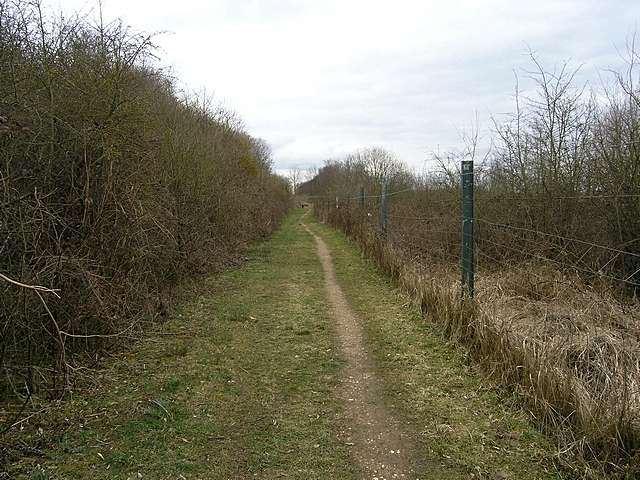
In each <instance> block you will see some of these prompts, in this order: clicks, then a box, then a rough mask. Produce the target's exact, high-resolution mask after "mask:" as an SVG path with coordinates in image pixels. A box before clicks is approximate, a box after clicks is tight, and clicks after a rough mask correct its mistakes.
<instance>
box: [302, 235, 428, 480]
mask: <svg viewBox="0 0 640 480" xmlns="http://www.w3.org/2000/svg"><path fill="white" fill-rule="evenodd" d="M303 226H304V228H305V229H306V230H307V232H309V234H311V235H312V236H313V237H314V239H315V241H316V247H317V253H318V256H319V257H320V261H321V263H322V269H323V271H324V278H325V288H326V290H327V297H328V299H329V303H330V304H331V307H332V309H333V314H334V317H335V321H336V333H337V338H338V344H339V346H340V350H341V354H342V356H343V358H344V360H345V361H346V366H345V368H344V370H343V372H342V378H341V381H340V384H339V386H338V390H337V395H338V397H339V399H340V400H342V401H343V402H344V405H345V417H346V418H344V422H343V425H344V426H343V427H342V431H341V432H339V435H340V438H341V440H342V441H344V442H345V443H347V444H349V445H352V446H353V458H354V461H355V463H356V464H357V465H358V466H359V467H360V469H361V471H362V472H363V474H364V476H365V478H366V479H377V480H392V479H409V478H415V476H414V474H413V473H412V469H411V468H410V460H409V459H410V458H411V451H412V450H413V448H412V446H411V441H410V439H409V437H408V436H407V435H406V434H405V433H404V432H402V429H401V426H400V423H399V422H398V420H397V419H396V418H394V416H393V415H392V414H391V412H389V410H388V409H387V408H386V407H385V405H384V404H383V402H382V391H381V388H380V385H379V382H378V380H377V378H376V374H375V369H374V367H373V362H372V360H371V359H370V358H369V354H368V352H367V349H366V345H365V339H364V333H363V331H362V327H361V324H360V322H359V320H358V318H357V316H356V315H355V313H354V312H353V311H352V310H351V307H350V306H349V303H348V301H347V299H346V297H345V295H344V293H343V292H342V289H341V288H340V286H339V285H338V282H337V279H336V274H335V269H334V266H333V260H332V258H331V253H330V251H329V248H328V247H327V245H326V244H325V242H324V241H323V240H322V239H321V238H320V237H319V236H317V235H316V234H315V233H313V232H312V231H311V230H310V229H309V227H307V225H304V224H303Z"/></svg>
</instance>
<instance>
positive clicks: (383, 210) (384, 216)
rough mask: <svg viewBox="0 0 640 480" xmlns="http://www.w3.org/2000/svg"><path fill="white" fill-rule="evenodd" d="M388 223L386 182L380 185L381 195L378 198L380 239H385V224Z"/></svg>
mask: <svg viewBox="0 0 640 480" xmlns="http://www.w3.org/2000/svg"><path fill="white" fill-rule="evenodd" d="M388 221H389V205H388V199H387V181H386V180H384V182H383V183H382V195H381V198H380V233H381V234H382V238H384V239H386V238H387V223H388Z"/></svg>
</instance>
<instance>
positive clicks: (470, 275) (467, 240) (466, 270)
mask: <svg viewBox="0 0 640 480" xmlns="http://www.w3.org/2000/svg"><path fill="white" fill-rule="evenodd" d="M461 174H462V179H461V180H462V265H461V266H462V293H463V295H464V294H465V293H466V294H468V295H469V297H471V298H473V293H474V291H473V290H474V274H475V265H474V258H473V257H474V251H473V248H474V241H473V240H474V239H473V160H463V161H462V168H461Z"/></svg>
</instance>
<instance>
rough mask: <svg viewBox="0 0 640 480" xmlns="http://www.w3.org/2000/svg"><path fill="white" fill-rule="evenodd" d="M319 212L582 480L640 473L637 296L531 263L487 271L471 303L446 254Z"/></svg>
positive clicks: (344, 215) (352, 218) (339, 213)
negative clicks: (499, 388)
mask: <svg viewBox="0 0 640 480" xmlns="http://www.w3.org/2000/svg"><path fill="white" fill-rule="evenodd" d="M317 214H318V215H319V216H320V217H321V218H322V219H323V220H325V221H327V222H329V223H331V224H333V225H334V226H336V227H339V228H342V229H343V230H344V231H345V232H346V233H347V234H348V235H350V236H351V238H353V239H355V240H356V241H357V242H358V243H359V244H360V246H361V247H362V249H363V251H364V252H365V254H366V255H367V256H369V257H371V258H373V259H375V261H376V262H377V263H378V264H379V265H380V266H381V267H382V268H383V269H384V270H385V271H387V272H388V273H389V274H391V276H392V277H393V278H394V279H396V280H397V281H398V283H399V284H400V285H402V286H403V287H404V288H405V289H406V290H407V291H409V292H410V293H411V294H412V296H413V298H414V299H415V301H416V302H417V303H418V304H419V305H420V306H421V308H422V311H423V312H424V313H425V316H426V317H427V318H429V319H430V320H431V321H434V322H436V323H438V324H440V325H441V326H442V329H443V331H444V333H445V335H447V336H448V337H449V338H452V339H455V340H457V341H459V342H461V343H463V344H464V345H466V347H467V348H468V350H469V353H470V355H471V356H472V357H473V358H474V359H475V361H477V362H478V363H479V364H480V365H481V366H482V368H483V370H484V371H485V372H486V373H487V375H488V376H490V378H492V379H493V380H494V381H496V382H497V383H499V384H500V385H504V386H508V387H510V388H511V389H513V390H514V391H515V392H517V394H518V396H519V398H521V400H522V401H523V403H524V405H526V408H527V409H528V410H529V411H530V412H531V413H532V414H533V416H534V418H535V419H536V421H537V423H538V424H539V426H540V427H541V428H542V429H544V431H546V432H547V433H548V434H550V435H551V436H553V437H555V439H556V441H557V444H558V456H559V459H560V460H561V461H563V462H564V463H565V464H566V465H567V466H569V467H570V468H572V469H573V470H574V472H575V473H576V474H577V475H579V476H584V477H597V476H599V475H603V474H604V475H607V476H613V475H616V476H619V477H620V478H635V475H638V474H640V465H639V464H638V461H637V460H636V455H637V453H638V448H639V447H640V396H639V390H638V385H639V382H640V363H639V361H638V352H639V351H640V345H639V344H638V342H639V339H640V305H639V304H638V302H637V301H636V300H634V299H630V298H624V297H620V295H617V294H616V293H614V292H612V290H611V285H610V284H609V283H607V282H605V281H602V282H592V283H590V284H589V283H586V282H585V281H584V280H583V279H582V278H580V277H579V276H578V275H576V274H571V273H566V272H562V271H559V270H557V269H554V268H551V267H548V266H544V265H541V264H540V262H538V263H535V262H529V263H519V264H514V265H513V266H512V267H510V268H505V267H504V266H500V267H499V268H496V266H495V265H494V267H493V269H491V268H481V270H480V271H479V272H478V275H477V278H478V281H477V284H476V288H477V295H476V299H475V301H474V302H470V301H468V300H467V301H463V300H462V298H461V292H460V287H459V272H458V267H457V265H456V264H455V263H454V262H453V261H452V260H451V259H450V258H447V257H446V256H443V255H442V254H441V253H442V252H440V251H439V250H438V249H437V248H433V249H431V248H430V245H429V244H428V243H422V244H420V243H416V242H413V243H410V242H406V241H404V242H402V241H394V239H393V238H392V239H391V240H390V241H381V239H380V238H379V236H378V234H377V233H376V232H375V228H373V227H374V225H375V222H373V224H372V222H369V221H367V220H366V217H363V216H362V214H361V212H358V211H354V210H349V209H347V208H343V209H339V210H336V209H330V210H326V209H319V210H318V211H317ZM403 231H404V232H405V234H406V232H407V230H403ZM409 236H410V235H409ZM405 240H406V235H405ZM416 245H418V246H419V245H422V247H423V248H422V249H420V248H417V247H416Z"/></svg>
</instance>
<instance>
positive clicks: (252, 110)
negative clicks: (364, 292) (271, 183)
mask: <svg viewBox="0 0 640 480" xmlns="http://www.w3.org/2000/svg"><path fill="white" fill-rule="evenodd" d="M49 3H50V4H52V5H57V6H59V7H62V8H63V9H64V10H66V11H73V10H77V9H82V10H83V11H87V10H88V9H90V8H91V5H92V3H87V0H49ZM104 5H105V7H104V9H105V13H106V16H107V17H108V18H113V17H122V18H123V19H124V20H125V22H126V23H128V24H130V25H132V26H133V27H134V28H136V29H141V30H145V31H168V32H171V33H169V34H166V35H161V36H160V37H159V40H158V41H159V45H160V47H161V48H162V50H163V51H164V60H165V61H166V62H167V63H168V64H170V65H172V66H173V67H174V69H175V71H176V73H177V75H178V76H179V77H180V78H181V79H182V80H183V81H184V83H185V84H187V85H189V86H190V87H191V88H193V89H199V88H202V87H205V88H206V89H207V90H209V91H211V92H213V93H215V94H216V95H217V96H218V97H219V98H221V99H223V100H224V101H225V103H226V104H227V105H229V106H231V107H232V108H233V109H234V110H236V111H237V112H238V113H240V115H241V116H242V117H243V118H244V120H245V122H246V124H247V126H248V128H249V130H250V131H251V133H253V134H254V135H257V136H261V137H263V138H265V139H266V140H267V141H269V142H270V143H271V144H272V146H273V147H274V154H275V160H276V165H277V167H278V168H287V167H289V166H294V165H303V164H318V163H320V162H321V161H322V160H323V159H325V158H328V157H334V156H337V155H340V154H342V153H344V152H347V151H349V150H352V149H354V148H357V147H362V146H366V145H372V144H375V145H381V146H385V147H387V148H390V149H392V150H394V151H395V152H396V153H398V154H399V156H400V157H401V158H403V159H404V160H405V161H407V162H408V163H410V164H412V165H413V166H416V167H419V166H420V164H421V161H422V160H423V159H424V158H426V157H427V155H428V153H429V151H431V150H433V149H435V148H437V147H438V146H440V147H441V148H443V149H446V148H451V147H455V146H458V145H459V142H460V140H459V130H460V128H461V127H463V126H465V125H468V124H469V123H471V121H472V120H473V119H474V115H475V113H474V112H475V111H478V112H479V116H480V119H481V122H482V123H484V124H485V125H486V124H488V117H489V115H490V114H491V113H501V112H504V111H508V110H509V109H510V98H511V95H512V93H513V85H514V79H513V73H512V71H513V69H517V68H521V67H523V66H525V65H527V61H526V55H525V54H526V51H527V48H528V47H527V46H529V47H530V48H532V49H533V50H534V51H536V53H537V54H539V55H540V56H541V58H542V59H543V61H544V62H545V64H549V65H551V66H552V65H553V64H554V63H558V62H561V61H563V60H565V59H568V58H571V59H573V60H574V61H575V62H576V65H578V64H580V63H585V66H584V68H583V71H582V76H581V78H582V79H583V80H587V79H596V78H597V69H599V68H607V67H610V66H612V65H613V64H615V63H616V62H618V61H619V58H618V56H617V53H616V49H615V46H616V45H617V46H622V45H624V42H625V39H626V36H627V35H628V34H629V33H630V32H631V31H632V30H633V29H634V28H635V22H636V21H637V19H638V18H639V17H640V4H639V3H638V2H636V1H631V0H629V1H627V0H618V1H616V0H612V1H609V2H602V1H599V0H564V1H562V0H560V1H559V0H539V1H536V2H526V3H525V2H514V1H511V0H483V1H482V2H480V1H477V0H449V1H442V0H430V1H425V0H422V1H421V0H415V1H409V0H396V1H395V2H390V1H378V0H369V1H365V0H323V1H316V0H313V1H312V0H300V1H295V0H218V1H214V0H211V1H205V0H183V1H182V2H175V0H172V1H164V0H155V1H154V0H148V1H147V0H137V1H135V2H133V1H131V0H105V1H104Z"/></svg>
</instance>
